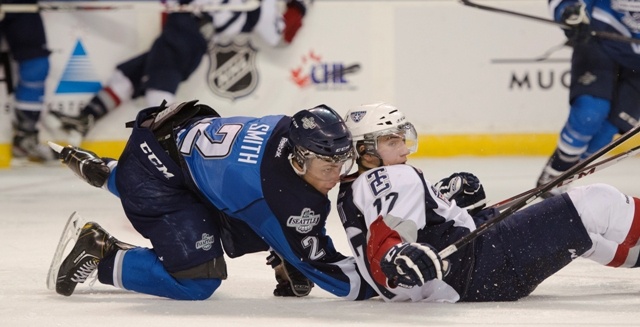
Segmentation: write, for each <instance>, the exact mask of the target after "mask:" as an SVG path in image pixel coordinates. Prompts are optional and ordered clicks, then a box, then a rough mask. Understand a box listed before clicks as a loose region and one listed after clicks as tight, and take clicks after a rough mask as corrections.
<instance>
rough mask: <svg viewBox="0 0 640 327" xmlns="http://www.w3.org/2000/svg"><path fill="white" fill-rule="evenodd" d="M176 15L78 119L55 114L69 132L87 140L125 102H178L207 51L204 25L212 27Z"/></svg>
mask: <svg viewBox="0 0 640 327" xmlns="http://www.w3.org/2000/svg"><path fill="white" fill-rule="evenodd" d="M203 17H204V18H201V17H196V16H194V15H193V14H190V13H177V14H170V15H168V16H167V20H166V23H165V25H164V26H163V29H162V33H161V34H160V36H158V38H157V39H156V40H155V41H154V43H153V44H152V46H151V49H149V51H148V52H146V53H143V54H141V55H139V56H137V57H134V58H132V59H130V60H128V61H126V62H124V63H122V64H119V65H118V66H117V69H116V70H115V72H114V73H113V75H112V76H111V77H110V79H109V81H108V82H107V83H106V85H105V86H104V87H103V88H102V89H101V90H100V91H99V92H98V93H97V94H96V95H95V96H94V97H93V98H92V99H91V100H90V101H89V103H88V104H87V105H86V106H85V107H84V108H82V110H81V111H80V114H79V116H68V115H64V114H62V113H60V112H55V113H53V114H54V115H55V116H56V118H57V119H58V120H60V121H61V122H62V127H63V128H64V129H65V130H67V131H68V132H70V133H79V134H80V135H81V137H85V136H86V135H87V133H88V132H89V130H91V128H92V127H93V125H94V124H95V122H96V121H98V120H100V119H101V118H102V117H104V116H105V115H107V114H108V113H109V112H111V111H113V110H115V109H116V108H117V107H118V106H119V105H120V104H121V103H122V102H124V101H128V100H130V99H135V98H137V97H139V96H141V95H145V99H146V102H147V106H149V107H154V106H158V105H160V104H161V103H162V101H163V100H166V101H167V102H168V103H173V102H174V101H175V94H176V91H177V90H178V86H179V84H180V82H182V81H184V80H186V79H187V78H188V77H189V76H190V75H191V74H192V73H193V71H194V70H195V69H196V68H198V65H199V64H200V61H201V60H202V56H203V55H204V54H205V53H206V50H207V40H205V38H204V37H203V35H202V34H201V32H200V28H201V26H202V24H205V23H208V24H211V21H210V20H207V19H206V17H208V16H203Z"/></svg>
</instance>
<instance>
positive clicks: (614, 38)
mask: <svg viewBox="0 0 640 327" xmlns="http://www.w3.org/2000/svg"><path fill="white" fill-rule="evenodd" d="M459 1H460V3H462V4H463V5H465V6H468V7H473V8H478V9H481V10H486V11H491V12H496V13H502V14H507V15H512V16H517V17H523V18H528V19H532V20H535V21H538V22H543V23H548V24H552V25H556V26H558V27H560V28H562V29H566V30H567V29H572V28H574V27H572V26H569V25H567V24H565V23H560V22H556V21H555V20H553V19H548V18H544V17H539V16H534V15H529V14H523V13H520V12H517V11H511V10H507V9H502V8H497V7H490V6H485V5H481V4H478V3H475V2H471V1H469V0H459ZM590 34H591V36H594V37H599V38H601V39H608V40H611V41H618V42H626V43H635V44H640V39H634V38H632V37H627V36H624V35H621V34H616V33H609V32H601V31H591V32H590Z"/></svg>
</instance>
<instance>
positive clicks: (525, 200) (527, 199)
mask: <svg viewBox="0 0 640 327" xmlns="http://www.w3.org/2000/svg"><path fill="white" fill-rule="evenodd" d="M638 132H640V124H638V125H636V126H635V127H633V128H632V129H630V130H629V131H627V132H626V133H624V134H622V135H621V136H620V137H618V138H617V139H615V140H613V141H612V142H611V143H609V144H607V145H606V146H605V147H603V148H601V149H600V150H598V151H596V152H595V153H594V154H592V155H590V156H589V157H587V158H586V159H584V160H582V161H580V162H578V163H577V164H576V165H574V166H573V167H571V168H570V169H569V170H567V171H565V172H564V173H562V174H560V175H558V176H557V177H556V178H554V179H553V180H552V181H550V182H549V183H547V184H545V185H542V186H541V187H540V188H539V189H537V190H536V191H535V192H533V193H531V194H529V195H526V196H523V197H522V198H520V199H519V200H517V201H516V202H515V203H514V204H513V205H511V206H509V207H508V208H506V209H505V210H504V211H502V212H500V213H499V214H498V215H497V216H495V217H493V218H492V219H490V220H488V221H487V222H485V223H484V224H482V225H480V226H478V227H477V228H476V229H475V230H474V231H472V232H471V233H469V234H467V235H465V236H464V237H462V238H460V239H459V240H457V241H455V242H454V243H453V244H451V245H449V246H447V247H446V248H444V249H442V251H440V253H439V255H440V257H441V258H443V259H444V258H446V257H448V256H450V255H452V254H453V253H455V252H456V251H458V249H459V248H461V247H463V246H465V245H467V244H469V243H471V241H473V240H474V239H475V238H476V237H478V236H480V235H482V234H484V233H485V232H486V231H487V230H488V229H489V228H491V227H493V226H494V225H496V224H498V223H499V222H501V221H503V220H504V219H506V218H508V217H509V216H511V215H512V214H513V213H514V212H516V211H518V210H520V209H522V208H523V207H524V206H526V205H527V204H529V203H531V202H532V201H534V200H535V199H537V198H539V197H540V196H541V195H542V194H544V193H546V192H548V191H550V190H551V189H553V188H554V187H556V186H558V185H559V184H560V183H563V182H564V181H565V180H567V178H569V177H571V176H573V175H575V174H577V173H578V172H580V171H582V170H584V169H585V168H586V167H587V166H589V165H590V164H591V163H593V162H594V161H596V160H598V159H599V158H601V157H602V156H603V155H605V154H606V153H608V152H609V151H611V150H613V149H615V148H617V147H618V146H619V145H620V144H622V143H624V142H626V141H627V140H628V139H630V138H632V137H633V136H635V135H636V134H638Z"/></svg>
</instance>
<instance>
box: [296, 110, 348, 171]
mask: <svg viewBox="0 0 640 327" xmlns="http://www.w3.org/2000/svg"><path fill="white" fill-rule="evenodd" d="M289 142H290V144H291V146H292V148H293V151H292V152H293V156H294V158H295V159H296V161H297V162H298V164H299V165H300V166H301V167H304V161H305V160H306V159H307V158H309V157H310V156H315V157H317V158H320V159H323V160H325V161H330V162H336V163H344V162H346V161H349V160H350V159H351V160H353V158H354V155H355V152H354V151H353V142H352V139H351V133H350V132H349V129H347V126H346V125H345V123H344V121H343V120H342V117H340V115H338V113H337V112H335V110H333V109H331V108H330V107H328V106H327V105H324V104H321V105H319V106H316V107H314V108H311V109H304V110H300V111H298V112H297V113H296V114H295V115H293V117H291V126H290V128H289Z"/></svg>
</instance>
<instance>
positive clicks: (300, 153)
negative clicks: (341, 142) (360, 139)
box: [292, 145, 356, 177]
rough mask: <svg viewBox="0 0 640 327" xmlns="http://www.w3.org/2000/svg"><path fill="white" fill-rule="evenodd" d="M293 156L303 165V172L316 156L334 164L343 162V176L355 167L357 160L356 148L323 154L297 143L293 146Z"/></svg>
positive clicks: (341, 174) (341, 173) (341, 172)
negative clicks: (338, 152) (334, 153)
mask: <svg viewBox="0 0 640 327" xmlns="http://www.w3.org/2000/svg"><path fill="white" fill-rule="evenodd" d="M292 156H293V159H295V160H296V162H297V163H298V165H299V166H300V167H302V169H303V171H302V174H304V173H305V172H306V169H307V168H306V167H307V162H308V161H309V160H311V159H314V158H315V159H320V160H322V161H325V162H328V163H332V164H342V168H341V171H340V176H341V177H342V176H345V175H346V174H348V173H349V171H351V168H352V167H353V164H354V162H355V158H356V153H355V150H354V149H353V148H351V150H349V151H347V152H345V153H343V154H336V155H332V156H325V155H322V154H317V153H314V152H312V151H309V150H307V149H305V148H303V147H301V146H297V145H296V146H294V147H293V151H292Z"/></svg>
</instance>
